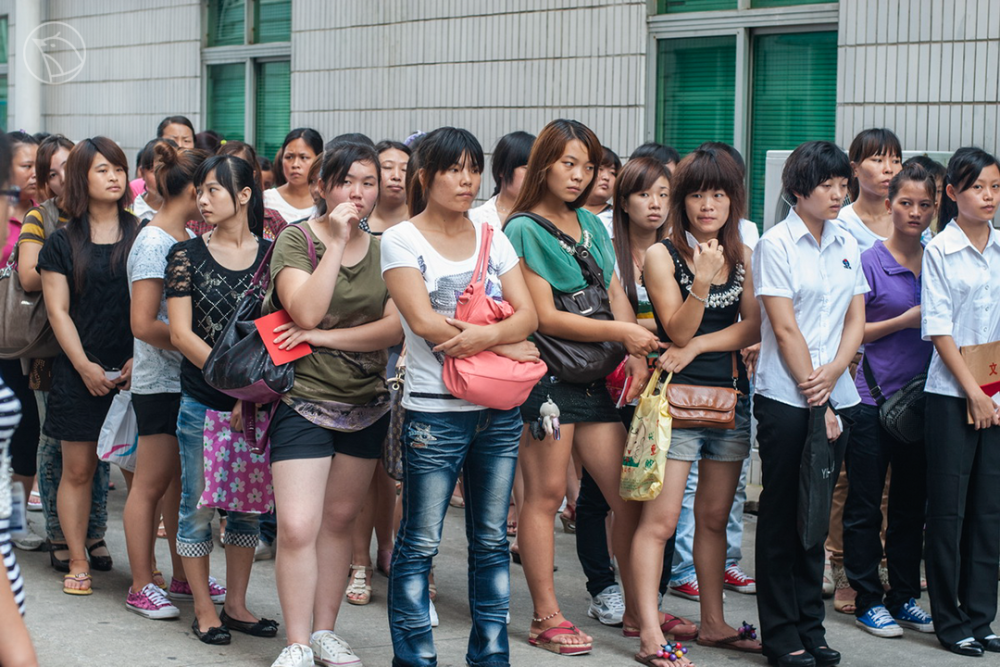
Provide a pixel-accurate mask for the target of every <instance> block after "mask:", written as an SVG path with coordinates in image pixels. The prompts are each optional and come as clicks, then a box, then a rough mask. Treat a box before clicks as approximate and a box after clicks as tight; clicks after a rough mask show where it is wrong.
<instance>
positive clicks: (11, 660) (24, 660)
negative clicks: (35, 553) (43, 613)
mask: <svg viewBox="0 0 1000 667" xmlns="http://www.w3.org/2000/svg"><path fill="white" fill-rule="evenodd" d="M0 628H3V641H2V642H0V664H3V665H10V667H38V657H37V656H36V655H35V647H34V646H32V645H31V636H30V635H29V634H28V628H27V627H26V626H25V625H24V619H23V618H21V612H20V610H19V609H18V607H17V603H16V602H15V601H14V591H12V590H11V588H10V581H8V580H7V573H6V572H4V573H2V574H0Z"/></svg>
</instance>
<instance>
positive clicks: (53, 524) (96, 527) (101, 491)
mask: <svg viewBox="0 0 1000 667" xmlns="http://www.w3.org/2000/svg"><path fill="white" fill-rule="evenodd" d="M48 398H49V392H47V391H35V402H36V403H37V404H38V420H39V423H41V424H44V423H45V412H46V410H45V407H46V403H47V402H48ZM62 471H63V465H62V444H61V443H60V442H59V441H58V440H56V439H55V438H50V437H49V436H47V435H45V434H44V433H42V434H41V436H40V437H39V438H38V495H39V496H41V497H42V514H44V515H45V536H46V537H47V538H48V539H49V542H51V543H53V544H60V545H61V544H65V542H66V538H65V537H64V536H63V532H62V525H60V523H59V513H58V512H57V511H56V496H57V495H58V493H59V482H60V481H61V480H62ZM110 477H111V465H110V464H109V463H108V462H107V461H98V462H97V468H95V469H94V480H93V484H92V485H91V487H90V519H89V520H88V521H87V539H88V540H100V539H102V538H103V537H104V533H105V532H107V530H108V479H109V478H110ZM29 490H30V489H29Z"/></svg>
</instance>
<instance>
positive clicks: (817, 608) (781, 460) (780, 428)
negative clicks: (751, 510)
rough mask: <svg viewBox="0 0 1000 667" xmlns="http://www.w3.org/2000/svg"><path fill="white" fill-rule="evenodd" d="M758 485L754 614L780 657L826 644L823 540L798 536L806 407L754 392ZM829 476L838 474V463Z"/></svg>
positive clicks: (768, 650)
mask: <svg viewBox="0 0 1000 667" xmlns="http://www.w3.org/2000/svg"><path fill="white" fill-rule="evenodd" d="M754 416H755V417H756V418H757V444H758V447H759V451H760V462H761V474H762V481H763V490H762V491H761V494H760V513H759V515H758V517H757V544H756V552H755V553H756V561H755V566H756V568H757V614H758V616H759V618H760V630H761V641H762V642H763V644H764V654H765V655H766V656H768V657H774V658H777V657H780V656H782V655H785V654H786V653H793V652H795V651H799V650H802V649H806V650H810V649H815V648H818V647H820V646H826V630H825V629H824V627H823V619H824V618H825V615H826V609H825V607H824V605H823V556H824V553H823V540H820V541H819V542H818V543H817V544H816V546H815V547H813V548H811V549H808V550H806V549H803V548H802V542H801V541H800V540H799V534H798V530H797V528H796V520H797V516H798V493H799V468H800V463H801V459H802V451H803V449H804V448H805V442H806V433H807V431H808V425H809V410H808V409H807V408H798V407H794V406H791V405H786V404H784V403H781V402H779V401H775V400H773V399H770V398H767V397H765V396H761V395H760V394H758V395H757V396H755V397H754ZM835 468H836V469H835V470H834V472H833V475H834V479H836V477H837V476H838V475H839V474H840V463H839V462H838V463H837V465H836V466H835Z"/></svg>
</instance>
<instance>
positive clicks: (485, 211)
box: [469, 195, 503, 232]
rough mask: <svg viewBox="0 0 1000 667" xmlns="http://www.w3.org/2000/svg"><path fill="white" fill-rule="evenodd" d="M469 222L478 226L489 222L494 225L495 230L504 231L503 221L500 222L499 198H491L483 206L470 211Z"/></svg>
mask: <svg viewBox="0 0 1000 667" xmlns="http://www.w3.org/2000/svg"><path fill="white" fill-rule="evenodd" d="M469 220H472V221H473V222H475V223H477V224H483V223H484V222H488V223H490V224H491V225H493V229H494V230H495V231H497V232H499V231H500V230H501V229H503V221H501V220H500V212H499V211H497V198H496V196H495V195H494V196H493V197H490V198H489V199H487V200H486V201H485V202H483V205H482V206H477V207H476V208H474V209H470V210H469Z"/></svg>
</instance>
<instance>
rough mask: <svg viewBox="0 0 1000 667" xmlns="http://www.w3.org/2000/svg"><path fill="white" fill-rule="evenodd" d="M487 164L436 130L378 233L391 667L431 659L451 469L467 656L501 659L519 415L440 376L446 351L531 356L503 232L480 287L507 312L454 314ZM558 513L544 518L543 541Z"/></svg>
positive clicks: (526, 318) (470, 266)
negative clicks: (461, 525)
mask: <svg viewBox="0 0 1000 667" xmlns="http://www.w3.org/2000/svg"><path fill="white" fill-rule="evenodd" d="M483 162H484V159H483V149H482V147H481V146H480V145H479V142H478V141H477V140H476V138H475V137H474V136H472V134H470V133H469V132H468V131H466V130H460V129H456V128H453V127H443V128H439V129H437V130H434V131H433V132H431V133H429V134H427V135H426V136H424V137H423V138H422V139H421V141H420V143H419V144H418V145H417V147H416V149H415V151H414V153H413V156H412V158H411V161H410V164H409V167H408V168H407V172H406V174H407V184H406V189H407V192H408V193H409V198H410V199H409V201H410V213H411V214H412V216H413V217H412V218H411V219H410V220H408V221H404V222H401V223H399V224H397V225H394V226H392V227H390V228H389V229H388V230H386V232H385V234H383V236H382V274H383V276H384V278H385V282H386V285H387V287H388V289H389V294H390V295H391V297H392V300H393V302H394V303H395V304H396V305H397V307H398V308H399V312H400V314H401V315H402V319H403V331H404V333H405V336H406V347H407V350H408V352H407V355H408V356H407V365H406V383H405V384H404V389H403V392H404V393H403V399H402V405H403V407H404V408H406V411H407V412H406V422H405V424H404V426H403V438H402V439H403V447H404V456H403V461H404V480H403V497H402V500H403V518H402V522H401V523H400V526H399V533H398V535H397V537H396V548H395V552H394V554H393V559H392V569H391V571H390V577H389V626H390V631H391V633H392V643H393V650H394V653H395V657H394V660H393V664H394V665H397V666H398V667H430V666H432V665H436V664H437V653H436V650H435V648H434V640H433V636H432V634H431V617H430V604H429V601H430V597H429V590H428V581H427V576H428V573H429V572H430V568H431V561H432V560H433V558H434V556H435V554H437V549H438V545H439V544H440V542H441V530H442V527H443V525H444V516H445V511H446V510H447V509H448V498H449V496H450V495H451V493H452V490H453V489H454V488H455V482H456V481H457V479H458V477H459V475H460V474H461V475H462V477H463V479H464V480H465V483H464V485H463V486H464V489H465V500H466V510H465V519H466V534H467V536H468V539H469V575H468V576H469V608H470V611H471V616H472V628H471V631H470V638H469V645H468V652H467V654H466V657H465V662H466V663H467V664H469V665H473V666H474V667H486V666H487V665H490V666H492V665H509V664H510V648H509V645H508V639H507V626H506V615H507V609H508V606H509V603H510V571H509V565H508V562H509V561H508V552H507V536H506V529H505V522H506V518H507V507H508V501H509V499H510V493H511V486H512V484H513V480H514V467H515V462H516V461H517V447H518V442H519V439H520V434H521V418H520V415H519V413H518V409H517V408H511V409H509V410H497V409H492V408H484V407H482V406H480V405H475V404H473V403H469V402H467V401H464V400H462V399H458V398H456V397H454V396H452V395H451V394H450V393H449V391H448V389H447V387H446V385H445V383H444V379H443V372H444V368H443V366H444V359H445V355H448V356H452V357H459V358H464V357H468V356H472V355H475V354H478V353H479V352H481V351H483V350H491V351H493V352H495V353H497V354H501V355H503V356H507V357H509V358H512V359H515V360H518V361H532V360H536V359H538V351H537V349H535V346H534V345H533V344H531V343H528V342H527V340H526V339H527V337H528V335H529V334H531V333H532V332H533V331H534V330H535V327H536V322H537V320H536V317H535V310H534V307H533V305H532V300H531V295H530V294H529V292H528V289H527V288H526V286H525V284H524V279H523V278H522V276H521V273H520V272H519V271H517V270H516V269H517V265H518V259H517V255H516V254H515V252H514V249H513V248H512V247H511V244H510V242H509V241H508V240H507V237H506V236H504V235H503V234H494V235H493V237H492V243H491V245H490V248H489V261H488V262H487V271H486V278H485V282H486V287H485V289H486V294H488V295H489V296H490V297H492V298H495V299H499V298H503V299H504V300H506V301H507V302H509V303H510V305H511V306H512V307H513V308H514V314H513V315H511V316H510V317H509V318H507V319H505V320H503V321H501V322H498V323H496V324H492V325H488V326H474V325H469V324H467V323H464V322H461V321H459V320H456V319H454V314H455V307H456V304H457V298H458V296H459V295H460V294H461V293H462V291H463V290H464V289H465V287H466V285H468V283H469V279H470V277H471V275H472V272H473V271H474V269H475V267H476V264H477V261H478V257H479V247H480V239H481V235H482V234H483V233H484V231H485V230H487V229H489V227H488V225H489V223H477V222H473V221H471V220H469V218H467V217H466V213H467V211H468V210H469V207H470V206H471V204H472V202H473V200H474V199H475V196H476V192H477V191H478V190H479V185H480V181H481V178H482V176H481V174H482V166H483ZM565 470H566V465H565V463H563V465H562V468H561V471H565ZM554 514H555V511H554V510H553V512H552V513H551V514H549V533H550V535H551V531H552V525H551V523H552V516H553V515H554ZM550 539H551V537H550ZM550 558H551V557H550ZM550 563H551V560H550Z"/></svg>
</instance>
